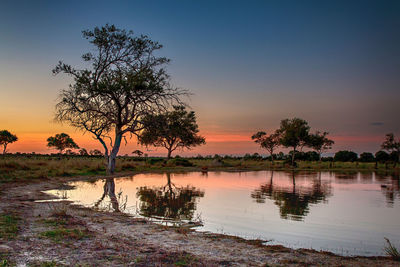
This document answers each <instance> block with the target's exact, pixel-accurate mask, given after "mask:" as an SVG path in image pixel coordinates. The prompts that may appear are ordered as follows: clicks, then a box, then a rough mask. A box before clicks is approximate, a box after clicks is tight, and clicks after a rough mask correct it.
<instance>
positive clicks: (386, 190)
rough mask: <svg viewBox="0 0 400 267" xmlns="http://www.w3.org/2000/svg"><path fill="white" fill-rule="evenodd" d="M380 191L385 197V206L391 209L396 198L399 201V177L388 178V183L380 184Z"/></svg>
mask: <svg viewBox="0 0 400 267" xmlns="http://www.w3.org/2000/svg"><path fill="white" fill-rule="evenodd" d="M381 190H382V193H383V194H384V195H385V197H386V204H387V205H388V206H389V207H393V204H394V201H395V199H396V197H397V198H399V199H400V176H399V175H396V176H394V175H393V176H392V177H390V183H386V184H381Z"/></svg>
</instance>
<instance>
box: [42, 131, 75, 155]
mask: <svg viewBox="0 0 400 267" xmlns="http://www.w3.org/2000/svg"><path fill="white" fill-rule="evenodd" d="M47 146H48V147H50V148H55V149H57V150H59V151H60V154H62V152H63V151H64V150H65V149H67V148H72V149H74V148H76V149H78V148H79V146H78V145H77V144H76V143H75V142H74V140H73V139H72V138H71V137H70V136H69V135H68V134H66V133H60V134H56V135H55V136H51V137H49V138H47Z"/></svg>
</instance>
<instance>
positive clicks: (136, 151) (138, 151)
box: [132, 149, 143, 157]
mask: <svg viewBox="0 0 400 267" xmlns="http://www.w3.org/2000/svg"><path fill="white" fill-rule="evenodd" d="M132 154H133V155H137V156H138V157H141V156H142V155H143V152H142V151H140V150H139V149H136V150H135V151H133V152H132Z"/></svg>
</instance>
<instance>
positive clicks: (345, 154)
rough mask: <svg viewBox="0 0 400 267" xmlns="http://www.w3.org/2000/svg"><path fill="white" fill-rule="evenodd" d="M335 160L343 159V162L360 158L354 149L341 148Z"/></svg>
mask: <svg viewBox="0 0 400 267" xmlns="http://www.w3.org/2000/svg"><path fill="white" fill-rule="evenodd" d="M333 159H334V160H335V161H342V162H346V161H351V162H353V161H356V160H357V159H358V156H357V153H355V152H353V151H347V150H341V151H338V152H336V154H335V156H334V158H333Z"/></svg>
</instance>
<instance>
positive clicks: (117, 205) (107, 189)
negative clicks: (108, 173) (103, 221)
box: [94, 178, 127, 212]
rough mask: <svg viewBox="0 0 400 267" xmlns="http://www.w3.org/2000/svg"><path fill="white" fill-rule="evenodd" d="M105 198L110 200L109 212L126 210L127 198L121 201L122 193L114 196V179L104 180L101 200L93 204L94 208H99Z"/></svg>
mask: <svg viewBox="0 0 400 267" xmlns="http://www.w3.org/2000/svg"><path fill="white" fill-rule="evenodd" d="M105 197H108V198H110V203H111V207H109V208H108V209H109V210H111V209H112V210H113V211H115V212H121V210H124V209H125V208H126V203H127V197H125V199H123V197H122V192H119V193H118V194H115V182H114V178H106V181H105V183H104V186H103V195H102V196H101V198H100V199H99V200H98V201H97V202H96V203H95V204H94V207H95V208H99V206H100V205H101V204H102V203H103V201H104V199H105Z"/></svg>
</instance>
